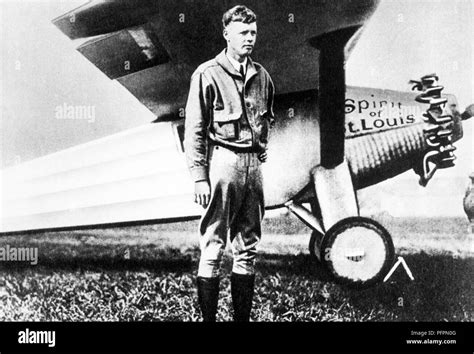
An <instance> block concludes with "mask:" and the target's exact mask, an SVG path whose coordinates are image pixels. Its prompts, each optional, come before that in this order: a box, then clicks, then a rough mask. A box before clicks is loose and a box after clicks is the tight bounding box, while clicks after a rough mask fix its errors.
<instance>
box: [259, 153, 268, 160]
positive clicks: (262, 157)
mask: <svg viewBox="0 0 474 354" xmlns="http://www.w3.org/2000/svg"><path fill="white" fill-rule="evenodd" d="M267 157H268V156H267V150H265V151H263V152H261V153H259V154H258V159H259V160H260V162H266V161H267Z"/></svg>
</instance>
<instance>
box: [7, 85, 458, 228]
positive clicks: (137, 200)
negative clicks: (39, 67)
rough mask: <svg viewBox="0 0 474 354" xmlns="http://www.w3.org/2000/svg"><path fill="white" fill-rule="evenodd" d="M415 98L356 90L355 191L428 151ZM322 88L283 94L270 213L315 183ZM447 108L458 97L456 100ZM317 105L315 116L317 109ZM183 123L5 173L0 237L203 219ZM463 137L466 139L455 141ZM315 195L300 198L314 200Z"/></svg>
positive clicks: (267, 170)
mask: <svg viewBox="0 0 474 354" xmlns="http://www.w3.org/2000/svg"><path fill="white" fill-rule="evenodd" d="M415 96H416V94H413V93H405V92H396V91H390V90H380V89H369V88H357V87H349V88H348V89H347V93H346V159H347V160H348V163H349V166H350V169H351V173H352V179H353V184H354V186H355V188H356V189H358V188H363V187H366V186H368V185H372V184H375V183H378V182H381V181H383V180H385V179H387V178H391V177H394V176H396V175H398V174H400V173H403V172H405V171H407V170H409V169H411V168H413V167H415V165H416V164H417V163H419V159H420V157H421V156H422V154H423V152H424V151H425V149H426V144H425V141H424V136H423V127H424V126H425V124H426V123H424V122H423V121H422V117H421V113H422V112H423V111H424V110H425V109H426V107H424V105H422V104H419V103H417V102H415V100H414V98H415ZM316 97H317V92H316V91H314V90H313V91H304V92H300V93H298V94H289V95H282V96H278V97H277V100H276V101H275V114H276V122H277V123H276V125H275V127H274V128H273V129H272V130H271V132H270V141H269V151H268V153H269V158H268V161H267V162H266V163H265V164H264V165H263V172H264V180H265V182H264V186H265V188H264V189H265V202H266V207H267V208H276V207H279V206H282V205H283V204H284V203H285V202H287V201H288V200H290V199H295V197H297V196H298V195H301V192H302V191H304V190H305V187H307V186H308V185H310V181H311V177H310V176H311V174H310V172H311V169H313V168H314V167H316V166H318V165H319V162H320V148H319V117H318V110H317V102H316ZM449 99H450V104H455V98H454V97H453V96H449ZM315 108H316V109H315ZM183 123H184V121H183V120H179V121H173V122H158V123H149V124H146V125H142V126H140V127H137V128H133V129H130V130H126V131H123V132H121V133H119V134H114V135H110V136H108V137H105V138H102V139H98V140H94V141H91V142H88V143H86V144H81V145H78V146H76V147H73V148H70V149H65V150H63V151H60V152H58V153H54V154H50V155H47V156H44V157H41V158H38V159H34V160H32V161H29V162H26V163H22V164H19V165H16V166H13V167H10V168H8V169H5V170H3V171H2V173H3V183H4V191H5V194H4V197H3V198H2V204H3V205H2V206H3V210H4V214H3V219H2V220H1V221H2V224H3V225H2V229H1V232H14V231H20V230H35V229H56V228H78V227H87V226H91V225H107V224H109V225H114V224H127V223H141V222H153V221H155V222H162V221H167V220H168V221H169V220H179V219H189V218H196V217H199V215H200V214H201V212H202V209H201V208H200V207H198V206H197V205H196V204H194V203H193V183H192V180H191V178H190V175H189V172H188V169H187V166H186V162H185V156H184V151H183V126H184V124H183ZM458 138H459V137H458ZM314 197H315V195H314V191H313V192H312V190H311V189H310V193H305V194H304V195H302V196H301V198H303V199H306V200H308V198H314Z"/></svg>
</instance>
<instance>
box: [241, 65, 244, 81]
mask: <svg viewBox="0 0 474 354" xmlns="http://www.w3.org/2000/svg"><path fill="white" fill-rule="evenodd" d="M240 75H242V79H243V80H244V81H245V71H244V66H243V65H240Z"/></svg>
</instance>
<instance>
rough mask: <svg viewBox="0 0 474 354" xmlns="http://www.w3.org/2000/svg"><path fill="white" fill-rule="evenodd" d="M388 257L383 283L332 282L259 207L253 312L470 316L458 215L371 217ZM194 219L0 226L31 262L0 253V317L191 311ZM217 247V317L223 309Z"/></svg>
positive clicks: (468, 237)
mask: <svg viewBox="0 0 474 354" xmlns="http://www.w3.org/2000/svg"><path fill="white" fill-rule="evenodd" d="M381 219H383V220H379V221H381V222H382V223H383V224H384V225H385V226H386V227H387V229H388V230H389V231H390V232H391V233H392V235H393V239H394V244H395V247H396V252H397V254H399V255H402V256H403V257H404V258H405V260H406V262H407V264H408V265H409V267H410V268H411V270H412V272H413V274H414V276H415V281H411V280H410V279H409V278H408V277H407V275H406V273H405V272H404V271H403V270H402V269H401V268H400V269H398V270H397V271H396V273H395V274H394V275H393V276H392V278H391V279H390V280H389V281H388V282H387V283H383V284H379V285H377V286H375V287H372V288H370V289H365V290H352V289H347V288H343V287H341V286H339V285H337V284H335V283H333V282H332V281H331V279H330V278H329V276H328V274H327V273H326V272H325V270H324V269H323V268H322V267H321V266H320V265H319V264H318V263H317V262H315V261H314V260H312V259H311V257H310V256H309V254H308V250H307V245H308V241H309V233H310V232H309V229H307V228H306V227H305V226H304V225H302V224H301V223H300V222H299V221H297V220H296V219H295V218H293V217H292V216H285V215H283V216H282V217H280V218H277V219H266V220H265V223H264V238H263V240H262V243H261V247H260V255H259V258H258V263H257V284H258V285H257V288H256V295H255V299H254V307H253V313H252V320H253V321H472V320H473V319H474V293H473V290H472V285H473V280H474V258H473V257H474V250H473V239H472V234H469V233H468V231H467V229H468V223H467V221H465V220H463V219H451V218H450V219H448V218H446V219H394V218H381ZM196 228H197V222H183V223H180V224H169V225H148V226H141V227H127V228H114V229H94V230H87V231H73V232H57V233H52V232H50V233H39V234H34V235H20V236H8V237H3V238H0V247H5V246H6V245H9V246H10V247H14V246H16V247H38V252H39V257H38V258H39V262H38V264H37V265H31V264H29V263H26V262H5V261H4V262H0V320H2V321H38V320H41V321H197V320H200V314H199V309H198V307H197V299H196V291H195V281H196V269H197V262H198V258H199V250H198V247H197V245H198V239H197V235H196V234H195V230H196ZM231 267H232V260H231V257H230V255H229V254H227V255H226V257H225V259H224V264H223V268H222V281H221V293H220V300H219V301H220V307H219V314H218V320H221V321H228V320H231V313H230V311H229V309H230V308H231V300H230V283H229V277H228V274H229V273H230V269H231Z"/></svg>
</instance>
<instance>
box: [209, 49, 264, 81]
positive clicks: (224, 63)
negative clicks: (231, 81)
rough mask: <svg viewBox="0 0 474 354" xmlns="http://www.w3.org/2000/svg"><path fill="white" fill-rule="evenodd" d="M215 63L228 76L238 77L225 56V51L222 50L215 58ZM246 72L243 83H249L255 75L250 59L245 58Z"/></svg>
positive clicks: (254, 68) (255, 69)
mask: <svg viewBox="0 0 474 354" xmlns="http://www.w3.org/2000/svg"><path fill="white" fill-rule="evenodd" d="M215 59H216V62H217V63H218V64H219V65H220V66H221V67H222V68H224V70H225V71H227V72H228V73H229V74H230V75H233V76H238V77H240V73H239V72H238V71H237V70H236V69H235V68H234V66H233V65H232V64H231V63H230V60H229V58H228V57H227V55H226V49H223V50H222V51H221V52H220V53H219V54H218V55H217V56H216V58H215ZM239 69H240V67H239ZM246 69H247V72H246V73H245V81H249V80H250V79H251V78H252V77H253V76H255V75H257V68H256V67H255V65H254V63H253V61H252V58H250V57H247V68H246Z"/></svg>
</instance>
